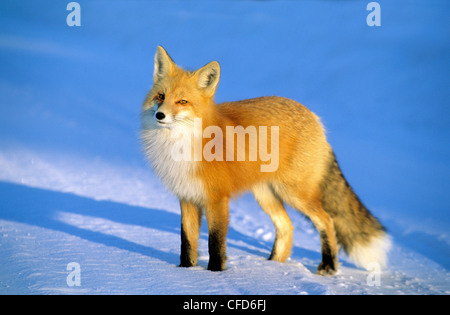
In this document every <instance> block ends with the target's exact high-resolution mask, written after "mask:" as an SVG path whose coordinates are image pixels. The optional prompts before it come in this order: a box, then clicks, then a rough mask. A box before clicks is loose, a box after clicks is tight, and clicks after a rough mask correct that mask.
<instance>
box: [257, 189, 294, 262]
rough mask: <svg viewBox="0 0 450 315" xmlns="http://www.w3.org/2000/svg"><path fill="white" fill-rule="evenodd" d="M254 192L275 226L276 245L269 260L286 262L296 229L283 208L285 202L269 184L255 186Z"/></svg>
mask: <svg viewBox="0 0 450 315" xmlns="http://www.w3.org/2000/svg"><path fill="white" fill-rule="evenodd" d="M252 192H253V195H254V196H255V199H256V201H257V202H258V204H259V205H260V207H261V208H262V209H263V210H264V212H265V213H267V214H268V215H269V216H270V218H271V220H272V222H273V224H274V226H275V233H276V236H275V243H274V245H273V249H272V253H271V254H270V257H269V259H270V260H275V261H279V262H284V261H286V259H287V258H289V256H290V255H291V249H292V235H293V230H294V228H293V226H292V223H291V220H290V219H289V216H288V215H287V213H286V209H285V208H284V206H283V201H282V200H281V199H280V198H279V197H278V196H277V195H276V194H275V192H274V190H273V188H272V187H271V185H270V184H268V183H264V184H258V185H256V186H254V187H253V188H252Z"/></svg>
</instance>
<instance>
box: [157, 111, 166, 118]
mask: <svg viewBox="0 0 450 315" xmlns="http://www.w3.org/2000/svg"><path fill="white" fill-rule="evenodd" d="M155 117H156V119H158V120H163V119H164V118H166V115H164V113H163V112H157V113H156V114H155Z"/></svg>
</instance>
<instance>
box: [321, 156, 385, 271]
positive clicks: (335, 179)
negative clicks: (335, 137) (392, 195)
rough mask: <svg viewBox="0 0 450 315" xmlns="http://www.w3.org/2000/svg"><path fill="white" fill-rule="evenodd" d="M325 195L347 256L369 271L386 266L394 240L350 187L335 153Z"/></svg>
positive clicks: (324, 189) (325, 186)
mask: <svg viewBox="0 0 450 315" xmlns="http://www.w3.org/2000/svg"><path fill="white" fill-rule="evenodd" d="M321 192H322V197H321V201H322V206H323V208H324V209H325V211H326V212H327V213H328V214H329V215H330V216H331V217H332V219H333V222H334V228H335V230H336V238H337V240H338V243H339V244H340V245H342V247H343V248H344V251H345V252H346V253H347V255H348V256H349V257H350V258H351V259H352V260H353V261H354V262H355V264H356V265H358V266H360V267H363V268H366V269H372V268H374V265H373V263H376V264H378V266H379V267H383V266H385V265H386V263H387V252H388V251H389V249H390V245H391V242H390V238H389V236H388V235H387V233H386V230H385V228H384V227H383V226H382V225H381V223H380V222H379V221H378V220H377V219H376V218H375V217H374V216H373V215H372V214H371V213H370V211H369V210H367V208H366V207H365V206H364V205H363V203H362V202H361V201H360V200H359V198H358V196H357V195H356V194H355V193H354V191H353V190H352V188H351V187H350V185H349V184H348V182H347V180H346V179H345V177H344V175H343V174H342V171H341V169H340V168H339V165H338V163H337V161H336V157H335V155H334V153H333V152H331V154H330V160H329V164H328V170H327V172H326V176H325V177H324V180H323V182H322V184H321Z"/></svg>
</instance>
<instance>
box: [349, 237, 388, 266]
mask: <svg viewBox="0 0 450 315" xmlns="http://www.w3.org/2000/svg"><path fill="white" fill-rule="evenodd" d="M391 245H392V242H391V238H390V236H389V235H387V234H384V233H383V235H381V236H379V237H374V238H373V239H372V242H371V243H370V244H369V245H365V246H362V245H358V244H356V245H354V247H353V248H352V250H351V252H350V254H349V257H350V259H351V260H353V262H354V263H355V264H356V265H357V266H359V267H362V268H364V269H367V270H371V269H372V268H373V266H374V264H378V266H379V267H380V268H383V267H385V266H386V264H387V254H388V252H389V250H390V249H391Z"/></svg>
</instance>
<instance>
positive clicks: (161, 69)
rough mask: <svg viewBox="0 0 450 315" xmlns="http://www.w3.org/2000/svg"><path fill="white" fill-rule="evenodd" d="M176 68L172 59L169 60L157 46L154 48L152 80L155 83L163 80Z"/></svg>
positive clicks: (166, 54)
mask: <svg viewBox="0 0 450 315" xmlns="http://www.w3.org/2000/svg"><path fill="white" fill-rule="evenodd" d="M175 67H176V65H175V63H174V62H173V60H172V58H170V56H169V54H168V53H167V52H166V51H165V50H164V48H162V47H161V46H158V47H157V48H156V55H155V71H154V72H153V80H154V81H157V80H158V79H160V78H163V77H165V76H167V75H169V74H170V73H172V71H173V69H174V68H175Z"/></svg>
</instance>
